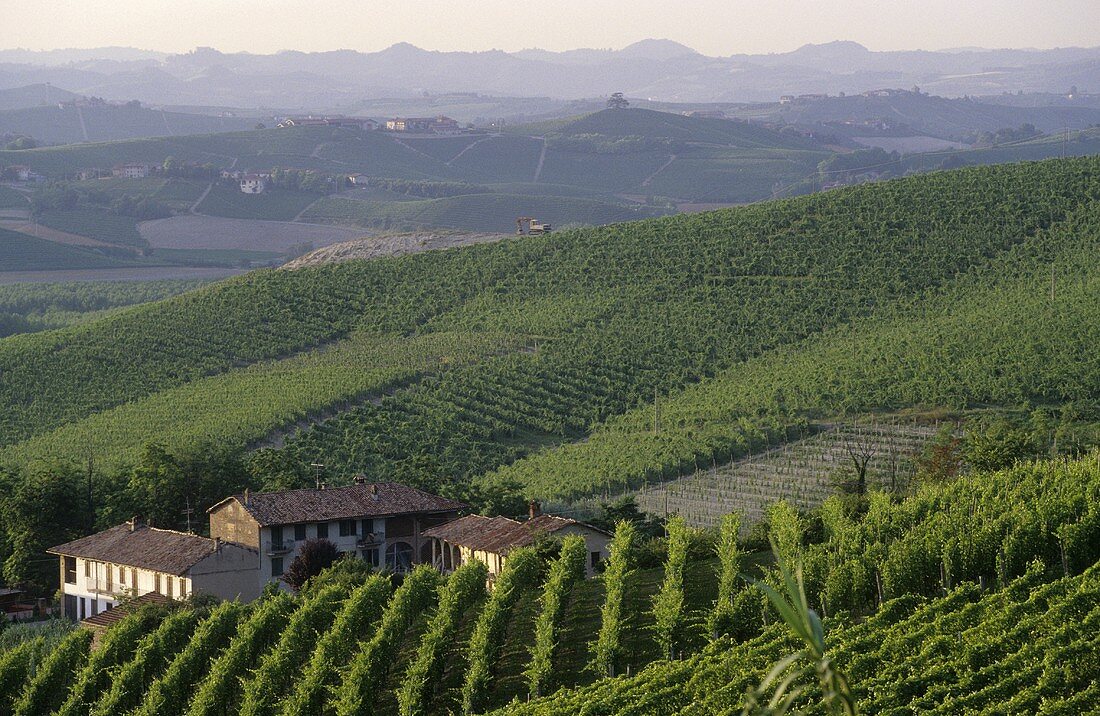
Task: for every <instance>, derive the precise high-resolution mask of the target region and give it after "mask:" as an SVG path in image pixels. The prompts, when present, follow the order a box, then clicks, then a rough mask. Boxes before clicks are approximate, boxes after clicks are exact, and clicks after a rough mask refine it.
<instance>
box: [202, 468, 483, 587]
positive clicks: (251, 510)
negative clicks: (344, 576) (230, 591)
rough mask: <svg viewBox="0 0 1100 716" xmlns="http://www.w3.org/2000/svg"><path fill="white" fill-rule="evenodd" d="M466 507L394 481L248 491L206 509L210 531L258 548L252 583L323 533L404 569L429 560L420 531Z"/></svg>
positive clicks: (376, 561)
mask: <svg viewBox="0 0 1100 716" xmlns="http://www.w3.org/2000/svg"><path fill="white" fill-rule="evenodd" d="M465 507H466V505H464V504H463V503H461V502H456V501H455V500H449V499H447V498H445V497H440V496H438V495H433V494H430V493H428V492H424V491H423V490H418V489H416V488H415V487H408V486H406V485H399V484H397V483H394V482H378V483H370V484H368V483H366V482H365V481H363V480H362V479H360V480H359V482H357V483H356V484H354V485H349V486H347V487H332V488H326V487H325V486H324V485H323V484H322V485H319V486H318V487H317V488H315V489H307V490H289V491H285V492H267V493H249V492H245V493H243V494H240V495H234V496H232V497H228V498H226V499H224V500H222V501H221V502H219V503H218V504H216V505H214V506H213V507H211V508H210V510H209V513H210V534H211V536H212V537H214V538H217V539H221V540H223V541H225V542H234V543H239V544H242V545H245V546H247V547H249V548H251V549H254V550H256V553H257V556H256V559H257V561H258V565H257V566H258V573H257V579H258V586H259V588H262V587H263V586H264V585H265V584H267V583H268V582H279V577H280V576H282V574H283V571H284V570H285V569H286V568H287V567H288V566H290V563H291V562H292V561H293V560H294V558H295V557H296V556H297V555H298V552H299V550H300V548H301V545H302V543H303V542H305V541H306V540H308V539H316V538H321V537H323V538H325V539H328V540H329V541H331V542H332V543H334V544H335V545H336V548H337V549H339V550H340V551H341V552H344V553H345V554H357V555H359V556H360V557H362V558H363V559H364V560H365V561H366V562H368V563H369V564H370V565H372V566H375V567H386V568H388V569H390V570H391V571H395V572H404V571H408V570H410V569H412V567H413V566H415V565H417V564H421V563H423V562H430V561H431V544H430V542H429V541H428V540H427V539H425V538H424V536H423V532H424V530H426V529H428V528H430V527H434V526H437V525H440V524H443V523H444V522H448V521H450V520H453V519H454V518H455V517H457V516H458V513H459V511H460V510H462V509H464V508H465Z"/></svg>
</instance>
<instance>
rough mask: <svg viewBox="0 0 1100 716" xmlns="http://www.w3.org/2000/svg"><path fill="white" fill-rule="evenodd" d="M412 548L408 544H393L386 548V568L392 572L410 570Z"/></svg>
mask: <svg viewBox="0 0 1100 716" xmlns="http://www.w3.org/2000/svg"><path fill="white" fill-rule="evenodd" d="M412 559H413V548H412V545H410V544H409V543H408V542H394V543H393V544H391V545H390V546H389V547H386V566H387V567H389V568H390V569H391V570H393V571H394V572H408V571H409V570H411V569H412Z"/></svg>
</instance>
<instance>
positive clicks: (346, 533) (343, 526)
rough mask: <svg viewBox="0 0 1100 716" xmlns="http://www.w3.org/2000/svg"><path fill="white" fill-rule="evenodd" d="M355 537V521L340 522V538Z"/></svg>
mask: <svg viewBox="0 0 1100 716" xmlns="http://www.w3.org/2000/svg"><path fill="white" fill-rule="evenodd" d="M354 535H355V520H340V536H341V537H351V536H354Z"/></svg>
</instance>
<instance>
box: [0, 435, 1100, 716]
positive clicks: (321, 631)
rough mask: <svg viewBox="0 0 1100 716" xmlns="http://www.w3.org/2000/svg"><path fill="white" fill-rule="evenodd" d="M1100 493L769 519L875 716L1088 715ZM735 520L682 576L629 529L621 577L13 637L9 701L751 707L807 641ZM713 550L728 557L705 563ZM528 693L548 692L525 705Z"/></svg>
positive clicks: (996, 492)
mask: <svg viewBox="0 0 1100 716" xmlns="http://www.w3.org/2000/svg"><path fill="white" fill-rule="evenodd" d="M1097 489H1100V453H1094V454H1092V455H1089V456H1087V457H1085V458H1083V459H1081V460H1078V461H1073V462H1065V461H1061V460H1059V461H1047V462H1034V463H1025V464H1020V465H1018V466H1016V467H1014V468H1011V469H1009V470H1006V471H1002V472H995V473H976V474H973V475H968V476H964V477H960V478H958V479H957V480H955V481H952V482H949V483H946V484H942V485H936V484H928V485H925V486H923V487H921V488H920V489H918V490H917V491H915V492H914V494H912V496H910V497H907V498H904V499H900V500H897V499H893V498H891V497H890V496H889V495H888V494H887V493H882V492H873V493H872V494H871V496H870V499H869V506H868V508H867V510H866V511H865V512H850V511H848V508H846V507H845V506H844V505H843V502H842V501H841V500H839V499H837V498H831V499H829V500H828V501H826V503H825V504H824V505H823V507H822V508H821V510H820V513H819V514H820V521H821V524H822V525H823V529H821V530H811V529H810V525H809V522H808V521H807V520H806V519H805V518H804V517H802V516H799V515H798V514H797V513H796V512H795V511H794V510H793V509H792V508H790V506H788V505H787V504H786V503H782V502H780V503H777V504H776V505H775V506H773V508H772V510H771V513H770V520H771V522H770V530H771V537H772V539H773V541H774V542H775V543H776V544H777V545H779V549H780V554H781V555H785V556H786V558H787V559H788V560H789V561H790V562H791V563H795V562H797V563H799V564H801V565H802V567H803V571H804V574H805V583H806V592H807V594H808V595H810V600H811V602H812V604H813V606H814V608H815V609H817V610H819V611H821V612H822V613H824V614H826V615H831V618H830V619H827V621H826V632H825V634H826V638H827V641H828V644H829V645H830V646H829V648H830V651H831V653H832V655H833V658H834V660H835V661H836V663H837V664H839V665H840V666H841V667H842V668H843V669H845V671H846V672H847V674H848V675H849V678H850V680H851V682H852V684H853V688H854V689H855V692H856V694H857V697H858V699H859V700H860V702H861V707H862V708H864V709H865V710H867V711H868V712H874V713H879V712H892V711H896V712H899V713H901V712H912V711H913V710H914V709H916V710H921V711H924V710H927V709H939V710H940V711H942V712H944V713H953V712H957V711H958V710H959V709H962V708H964V707H969V708H972V709H974V710H976V711H982V710H989V709H1003V710H1007V711H1010V712H1019V711H1031V712H1041V711H1042V710H1043V709H1051V710H1052V712H1057V713H1066V712H1073V704H1080V703H1088V699H1089V698H1091V696H1092V695H1093V694H1094V692H1095V688H1096V686H1095V679H1096V678H1097V677H1098V676H1100V673H1098V672H1097V670H1096V669H1097V667H1096V664H1097V663H1100V660H1098V659H1097V657H1098V656H1100V642H1097V640H1096V630H1095V629H1094V628H1092V626H1094V625H1095V624H1096V619H1097V615H1098V614H1100V612H1098V611H1097V610H1098V609H1100V581H1098V577H1100V575H1098V573H1097V568H1096V566H1095V563H1096V561H1097V559H1098V558H1100V551H1098V550H1100V540H1098V539H1097V537H1098V536H1100V506H1098V505H1100V503H1098V502H1097V501H1096V500H1095V494H1096V491H1097ZM737 522H738V521H737V520H733V521H729V522H726V523H724V525H723V535H726V536H724V537H723V538H721V539H719V540H717V541H714V540H713V537H710V538H706V537H705V536H703V535H697V534H694V533H692V532H690V530H689V528H687V527H686V526H685V525H684V524H683V523H682V521H679V520H673V521H672V522H670V523H669V526H668V530H669V538H668V539H667V540H662V541H661V542H659V543H658V544H660V545H663V546H662V547H661V550H662V552H661V553H662V559H663V561H664V566H663V567H660V568H641V569H638V568H636V567H634V566H633V565H635V564H636V563H637V560H638V559H639V557H640V556H641V554H642V550H641V549H640V545H639V542H638V540H637V538H636V537H635V536H634V534H633V528H632V527H631V526H630V524H629V523H621V524H620V526H619V527H618V528H617V531H616V539H615V542H614V543H613V544H614V546H613V549H612V561H611V564H610V565H608V568H607V570H606V571H605V572H604V574H603V576H601V577H598V578H596V579H594V580H591V581H586V580H584V579H583V565H584V557H585V553H584V546H583V542H582V541H579V540H578V539H577V538H571V539H567V540H566V541H565V542H564V543H563V544H562V546H561V548H560V552H559V553H558V554H557V555H556V556H550V557H548V559H549V563H548V564H541V563H540V562H541V560H540V558H539V557H538V555H537V553H536V552H535V551H534V550H531V549H529V548H526V549H523V550H519V551H517V552H515V553H514V554H513V555H512V557H510V559H509V560H508V562H507V565H506V568H505V571H504V572H503V574H502V575H501V576H500V577H499V578H498V579H497V581H496V584H495V586H494V588H493V589H492V591H491V592H489V593H486V590H485V584H486V568H485V566H484V565H482V564H481V563H480V562H476V561H474V562H470V563H467V564H464V565H463V566H461V567H460V568H459V569H458V570H456V571H455V572H454V573H453V574H452V575H451V576H450V577H447V578H444V577H441V576H440V575H439V574H438V573H436V572H435V571H434V570H432V569H431V568H429V567H426V566H421V567H419V568H417V569H416V570H415V571H413V572H411V573H410V574H408V575H406V576H405V577H404V579H403V580H394V579H391V578H389V577H386V576H385V575H375V574H366V575H365V574H364V573H363V571H362V570H363V569H364V568H362V567H353V566H352V565H351V563H348V564H338V565H337V566H336V567H334V568H333V569H332V570H330V571H329V572H326V573H322V575H321V576H319V577H318V578H317V579H316V580H315V581H313V582H311V583H310V584H308V585H307V586H306V588H305V589H304V590H303V591H302V592H301V593H300V594H298V595H290V594H287V593H281V592H277V591H276V592H274V593H268V594H266V595H265V596H264V597H263V598H261V599H260V600H259V601H257V602H255V603H253V604H247V605H241V604H238V603H235V602H224V603H221V604H218V605H216V606H210V605H202V604H191V605H188V604H180V605H177V606H176V607H165V606H163V605H154V606H151V607H143V608H141V609H138V610H136V611H134V612H133V613H132V614H130V615H128V616H126V617H125V618H123V619H122V620H121V621H119V622H118V623H117V624H116V625H114V626H112V627H111V628H110V630H108V631H107V633H106V635H105V636H104V637H103V638H102V640H101V641H100V642H99V644H98V645H97V646H95V647H93V646H92V644H91V634H90V632H88V631H87V630H84V629H76V630H75V631H71V632H68V633H67V634H65V633H62V634H59V635H57V636H54V637H53V638H52V639H51V640H50V642H49V643H48V644H46V643H45V642H44V641H43V637H36V636H35V634H34V632H27V633H25V634H22V635H20V638H18V639H14V640H6V641H4V642H0V674H4V675H5V679H4V680H2V681H0V685H3V687H4V688H0V709H4V712H5V713H6V712H9V711H10V712H11V713H13V714H28V715H30V714H37V713H45V712H49V711H53V710H57V711H58V713H64V714H109V713H123V712H136V713H148V714H153V713H156V714H195V715H196V716H197V715H198V714H214V713H217V714H223V715H224V714H251V715H256V714H316V713H323V714H327V713H332V714H346V715H348V716H350V715H351V714H400V715H401V716H411V715H412V714H421V713H447V712H452V713H453V712H463V713H484V712H486V711H490V710H492V709H494V708H501V707H506V708H505V712H507V713H530V714H554V713H561V714H571V713H578V712H580V711H582V710H585V709H592V708H599V709H600V712H601V713H620V712H628V711H629V712H632V713H639V712H646V713H649V712H653V711H654V710H656V711H659V712H662V713H677V712H680V711H681V710H683V709H689V708H692V709H696V711H694V712H696V713H698V712H699V711H698V709H702V712H704V713H714V712H720V711H724V710H728V709H737V708H738V707H739V704H740V701H741V699H742V697H743V696H744V693H745V691H746V689H747V688H749V687H752V686H754V685H755V684H756V683H757V682H758V681H759V680H760V679H761V678H762V676H763V673H764V672H765V671H766V670H767V668H768V667H769V665H770V664H771V663H772V662H774V661H776V660H777V659H779V658H781V657H782V656H783V655H784V654H785V653H787V652H789V651H790V650H791V649H792V648H793V647H792V642H791V637H790V636H789V634H788V633H787V632H786V627H785V626H783V625H781V624H780V625H777V624H775V623H774V622H775V615H774V614H772V613H770V612H769V608H768V607H767V606H766V603H765V601H764V600H763V599H762V596H761V594H760V593H759V592H758V591H757V590H756V588H754V587H751V586H748V585H745V584H743V583H741V584H738V582H739V580H735V579H731V577H732V576H735V575H736V574H737V573H738V572H739V571H741V572H745V573H748V574H752V575H754V576H757V577H760V578H762V579H764V580H770V579H772V577H773V575H774V570H775V568H774V567H773V566H772V565H770V564H769V563H768V562H767V561H766V560H756V559H754V560H748V559H746V556H745V555H743V554H741V553H740V552H739V551H738V548H737V543H736V540H735V539H730V538H729V537H731V536H733V535H736V533H737ZM700 540H702V542H701V544H704V545H707V546H705V547H703V548H702V549H704V550H714V551H716V552H717V554H718V556H719V558H720V560H719V561H717V562H716V561H715V560H713V559H706V558H700V552H699V549H700V548H698V547H693V546H692V545H693V544H695V543H699V541H700ZM704 556H705V555H704ZM718 583H721V584H722V585H724V586H721V587H720V588H719V587H718ZM722 600H729V601H728V602H723V601H722ZM723 604H729V605H730V606H731V607H732V611H730V610H729V609H727V608H726V607H725V606H723ZM720 608H721V613H722V614H723V615H724V616H723V620H724V621H722V622H716V621H715V620H713V619H712V618H711V616H710V615H711V614H713V613H715V612H716V611H719V610H720ZM860 615H865V616H866V618H856V617H857V616H860ZM704 623H706V624H717V623H723V624H725V625H726V626H724V627H722V628H718V627H714V626H712V627H710V628H709V629H707V630H704V629H702V628H701V626H702V625H703V624H704ZM1081 627H1085V628H1081ZM597 634H598V638H597ZM731 635H732V636H731ZM960 637H961V638H960ZM929 645H934V646H935V648H929ZM303 665H305V666H304V667H303ZM609 673H618V674H622V675H621V676H614V677H611V678H607V675H608V674H609ZM561 688H565V689H573V690H566V691H559V689H561ZM528 695H531V696H534V697H536V698H535V700H533V701H531V702H530V703H529V704H522V705H521V704H518V703H513V704H512V705H511V706H508V704H509V702H510V701H511V700H512V698H513V697H514V696H518V697H519V699H520V700H523V699H524V698H526V697H527V696H528ZM540 696H541V697H547V698H538V697H540ZM803 698H804V699H806V700H813V699H815V698H817V697H816V695H815V694H814V692H813V691H812V690H811V691H808V692H806V693H805V694H804V695H803ZM693 703H694V706H692V704H693Z"/></svg>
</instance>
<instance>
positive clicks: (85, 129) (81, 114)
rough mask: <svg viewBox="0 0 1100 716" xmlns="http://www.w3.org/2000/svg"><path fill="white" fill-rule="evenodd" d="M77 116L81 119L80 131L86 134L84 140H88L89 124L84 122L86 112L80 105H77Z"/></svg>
mask: <svg viewBox="0 0 1100 716" xmlns="http://www.w3.org/2000/svg"><path fill="white" fill-rule="evenodd" d="M76 117H77V119H79V120H80V133H81V134H83V135H84V141H85V142H87V141H89V140H88V125H86V124H84V112H83V111H81V109H80V105H79V104H78V105H77V106H76Z"/></svg>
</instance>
